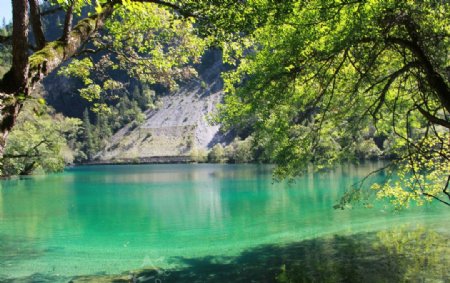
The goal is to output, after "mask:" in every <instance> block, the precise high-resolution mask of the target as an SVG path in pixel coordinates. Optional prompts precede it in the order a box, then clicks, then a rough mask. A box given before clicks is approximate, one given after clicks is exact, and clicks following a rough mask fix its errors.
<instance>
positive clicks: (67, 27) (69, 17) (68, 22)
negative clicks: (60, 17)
mask: <svg viewBox="0 0 450 283" xmlns="http://www.w3.org/2000/svg"><path fill="white" fill-rule="evenodd" d="M74 6H75V0H72V1H70V5H69V8H68V9H67V12H66V17H65V19H64V30H63V35H62V37H61V40H62V41H63V42H65V43H67V42H68V40H69V33H70V32H71V31H72V22H73V8H74Z"/></svg>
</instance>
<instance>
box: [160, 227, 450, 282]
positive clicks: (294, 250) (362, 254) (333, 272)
mask: <svg viewBox="0 0 450 283" xmlns="http://www.w3.org/2000/svg"><path fill="white" fill-rule="evenodd" d="M449 259H450V246H449V242H448V237H447V236H444V235H441V234H438V233H436V232H429V231H428V232H427V231H426V230H424V229H421V228H419V229H415V230H412V231H405V230H401V229H399V230H390V231H383V232H378V233H365V234H357V235H351V236H334V237H330V238H318V239H312V240H305V241H302V242H297V243H292V244H288V245H283V246H279V245H265V246H260V247H257V248H254V249H251V250H247V251H245V252H243V253H242V254H241V255H239V256H237V257H236V258H226V259H220V258H214V257H205V258H193V259H189V258H178V259H177V260H178V261H180V263H183V264H186V267H185V268H183V269H180V270H170V271H166V274H162V275H164V276H161V277H160V279H161V281H162V282H404V281H412V282H424V281H428V280H431V281H433V282H449V280H450V270H449V266H450V260H449Z"/></svg>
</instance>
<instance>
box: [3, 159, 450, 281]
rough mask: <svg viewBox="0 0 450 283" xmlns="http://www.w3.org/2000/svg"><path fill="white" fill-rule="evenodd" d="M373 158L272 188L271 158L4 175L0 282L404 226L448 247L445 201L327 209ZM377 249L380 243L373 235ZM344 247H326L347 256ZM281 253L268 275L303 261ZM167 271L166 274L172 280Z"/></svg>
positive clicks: (230, 258)
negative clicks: (401, 207)
mask: <svg viewBox="0 0 450 283" xmlns="http://www.w3.org/2000/svg"><path fill="white" fill-rule="evenodd" d="M377 166H378V165H377V164H372V163H371V164H366V165H360V166H358V167H352V166H342V167H341V168H339V169H337V170H335V171H333V172H328V173H321V174H309V175H306V176H304V177H303V178H300V179H298V180H297V181H296V182H295V183H293V184H287V183H275V184H274V183H273V182H272V178H271V171H270V169H271V167H270V166H258V165H207V164H203V165H117V166H86V167H76V168H70V169H68V170H67V171H66V172H64V173H61V174H53V175H48V176H35V177H29V178H21V179H12V180H4V181H1V182H0V186H1V187H0V281H1V280H7V279H12V278H28V280H29V281H33V280H35V279H33V278H36V277H35V276H37V275H38V276H43V277H46V276H47V278H51V280H52V281H58V280H60V281H65V280H67V278H70V277H72V276H77V275H89V274H119V273H122V272H126V271H129V270H136V269H141V268H157V269H158V270H182V269H183V268H184V269H186V270H188V268H193V266H194V265H195V264H196V262H195V260H196V259H205V258H207V259H208V264H211V262H214V263H215V264H219V263H221V264H224V267H225V266H228V267H229V266H230V265H229V264H231V263H233V262H234V263H235V264H236V266H245V264H244V263H239V264H237V263H236V262H238V261H243V256H244V255H245V254H246V253H247V254H248V253H251V252H254V251H257V250H258V249H261V248H263V247H266V248H267V247H272V248H274V247H277V248H278V247H284V248H286V247H287V245H297V246H296V247H297V248H298V247H299V246H298V245H300V246H301V247H302V251H303V252H302V253H303V255H302V256H304V253H305V250H304V249H305V247H306V246H308V245H311V243H312V242H311V241H317V240H318V239H321V240H323V241H324V243H325V244H324V246H327V245H328V246H329V244H326V243H329V241H332V243H333V244H336V239H347V240H348V239H352V241H353V242H355V241H356V242H357V243H361V244H362V243H366V242H367V241H369V240H368V239H370V242H373V243H374V245H375V246H376V244H377V243H378V242H380V241H381V240H382V239H384V240H385V238H388V239H389V238H393V237H394V236H392V235H397V236H398V233H413V232H411V231H415V232H417V231H419V232H417V233H421V232H420V231H425V232H424V233H425V234H426V235H429V233H428V231H431V232H433V233H436V235H437V236H438V237H441V238H443V239H444V241H439V243H438V244H437V245H438V246H435V247H434V248H433V249H436V250H438V249H437V248H436V247H438V248H439V249H446V251H447V253H446V254H447V255H448V254H449V253H448V251H449V246H448V239H449V238H448V235H449V234H450V227H449V225H448V223H449V222H448V220H449V216H450V209H449V208H447V207H445V206H443V205H439V204H433V205H425V206H423V207H420V208H412V209H410V210H407V211H401V212H395V211H393V210H392V209H390V208H389V207H388V206H385V204H384V203H376V204H375V206H374V207H373V208H371V209H367V208H363V207H359V206H357V207H354V208H353V209H347V210H334V209H333V208H332V207H333V205H334V204H336V203H337V202H338V200H339V197H340V196H341V195H342V193H343V192H344V190H345V188H348V187H349V186H350V185H352V184H354V183H355V182H356V181H358V180H360V179H361V178H362V177H364V176H365V175H366V174H367V173H369V172H370V171H372V170H374V169H376V168H377ZM376 178H383V176H381V175H379V176H377V177H376ZM395 229H406V231H407V232H402V231H403V230H400V232H395V231H397V230H395ZM392 231H394V232H392ZM377 233H378V234H377ZM380 233H381V234H380ZM383 233H385V234H383ZM386 233H387V234H386ZM389 233H394V234H392V235H391V234H389ZM395 233H397V234H395ZM425 234H424V235H425ZM386 235H387V236H386ZM389 235H391V236H389ZM407 235H409V236H410V235H411V234H407ZM419 236H420V235H419ZM336 237H341V238H336ZM342 237H343V238H342ZM383 237H384V238H383ZM420 237H423V235H422V236H420ZM355 239H356V240H355ZM358 239H360V240H358ZM380 239H381V240H380ZM327 241H328V242H327ZM339 241H340V240H339ZM358 241H359V242H358ZM377 241H378V242H377ZM299 243H302V244H299ZM339 243H340V242H339ZM317 244H318V242H314V244H313V245H317ZM274 245H275V246H274ZM305 245H306V246H305ZM364 245H365V244H364ZM386 247H390V245H389V244H386V243H384V242H383V249H385V248H386ZM294 249H295V248H294V246H293V247H291V249H290V250H294ZM373 249H374V248H373V245H371V246H370V251H371V252H373ZM386 249H387V248H386ZM288 250H289V249H288ZM312 250H313V251H314V252H315V253H316V252H317V251H315V249H312ZM367 250H369V249H367ZM277 251H280V250H279V249H278V250H277ZM348 252H349V251H348V250H345V252H342V254H339V253H337V252H334V253H333V255H334V256H336V257H337V258H339V256H342V255H344V256H343V257H342V258H347V256H346V254H347V253H348ZM284 253H285V252H284ZM383 253H387V252H383ZM269 254H270V255H272V256H274V255H275V254H276V252H275V251H271V252H270V253H269ZM298 254H300V253H298ZM324 254H326V253H324ZM280 258H281V256H280V257H277V258H276V265H277V270H274V271H273V272H272V273H273V274H275V275H276V274H278V275H276V276H285V275H286V274H284V273H286V272H285V271H284V268H285V266H286V264H287V265H288V267H289V268H291V269H292V270H295V268H296V266H297V265H296V264H297V263H298V264H299V263H301V262H302V260H304V259H302V258H298V259H297V262H296V263H293V262H291V261H289V260H290V259H289V258H283V260H285V261H286V263H285V261H283V260H281V259H280ZM252 260H253V259H251V257H250V259H248V260H247V261H248V262H251V261H252ZM443 260H444V261H443ZM447 260H448V258H447V257H445V258H440V259H439V260H438V261H437V262H443V264H445V262H446V261H447ZM428 261H429V259H427V262H428ZM197 262H198V261H197ZM308 262H309V261H308ZM227 263H228V265H227ZM202 264H205V262H204V261H203V263H202ZM262 264H263V263H261V262H255V263H254V266H262ZM266 264H267V262H266ZM283 266H284V267H283ZM222 270H223V268H222ZM222 270H218V271H217V272H222ZM189 272H190V273H189V274H191V275H192V274H194V273H193V272H192V270H190V271H189ZM196 272H200V271H196ZM202 272H205V271H202ZM208 272H212V271H208ZM230 272H231V271H230ZM233 272H234V271H233ZM253 272H255V273H257V271H253ZM283 272H284V273H283ZM439 272H440V273H439ZM443 272H444V273H443ZM272 273H271V274H272ZM438 273H439V274H438V279H439V278H440V279H442V280H443V281H445V280H446V278H447V279H448V278H450V277H449V274H448V273H447V271H442V270H438ZM176 274H178V273H176V272H175V271H172V276H179V274H178V275H176ZM273 274H272V275H273ZM296 274H299V272H298V271H296ZM405 274H406V271H405ZM414 274H416V273H414ZM166 275H167V276H168V277H167V280H168V281H170V280H169V279H170V278H169V277H170V276H169V274H166ZM272 275H270V276H272ZM275 275H273V276H275ZM33 276H34V277H33ZM161 276H162V275H161ZM198 276H201V275H200V273H199V275H198ZM222 276H226V275H222ZM233 276H235V275H233ZM264 276H266V275H264ZM267 276H269V275H267ZM276 276H275V277H276ZM286 276H287V275H286ZM305 276H306V275H305ZM307 276H312V275H308V274H307ZM446 276H447V277H446ZM191 277H192V278H191V279H195V278H196V277H195V274H194V275H192V276H191ZM264 278H266V277H264ZM277 278H278V277H277ZM308 278H309V277H308ZM178 279H179V278H178ZM272 279H273V280H275V279H274V278H272ZM173 280H175V279H173ZM279 280H281V281H282V278H281V279H280V278H279ZM175 281H178V280H175ZM205 281H207V280H205ZM244 281H245V280H244ZM269 281H270V280H269ZM149 282H150V281H149ZM151 282H153V281H151Z"/></svg>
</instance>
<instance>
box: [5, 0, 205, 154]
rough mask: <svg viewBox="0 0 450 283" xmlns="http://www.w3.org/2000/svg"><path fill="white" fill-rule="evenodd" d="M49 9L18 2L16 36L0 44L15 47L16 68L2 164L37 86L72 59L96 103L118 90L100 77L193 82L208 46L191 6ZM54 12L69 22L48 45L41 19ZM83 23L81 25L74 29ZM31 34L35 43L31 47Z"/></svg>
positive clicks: (114, 2) (75, 3)
mask: <svg viewBox="0 0 450 283" xmlns="http://www.w3.org/2000/svg"><path fill="white" fill-rule="evenodd" d="M193 2H195V1H193ZM51 3H52V4H56V5H53V6H50V7H47V9H46V10H45V11H41V8H40V7H39V5H38V1H37V0H14V1H13V28H12V34H11V36H3V35H2V36H0V44H1V45H8V44H11V45H12V64H11V68H10V70H9V71H8V72H7V73H6V74H5V75H4V76H3V78H2V80H1V81H0V111H1V115H0V156H1V155H3V152H4V148H5V144H6V139H7V137H8V134H9V132H10V131H11V129H12V128H13V127H14V125H15V123H16V120H17V117H18V114H19V112H20V111H21V109H22V105H23V103H24V101H25V100H26V99H27V98H29V97H30V95H31V92H32V90H33V88H34V87H35V85H36V84H37V83H38V82H40V81H41V80H42V79H43V78H44V77H45V76H47V75H48V74H49V73H51V72H52V71H54V70H55V69H57V68H58V67H60V66H61V64H63V63H64V62H66V61H68V60H70V59H71V58H73V57H79V56H81V57H82V58H81V59H79V60H78V61H76V62H75V64H77V65H78V66H80V68H79V69H78V70H77V71H74V68H72V71H73V73H74V74H75V75H78V76H80V77H82V78H83V80H84V82H85V84H86V86H87V87H86V90H85V91H84V93H83V94H84V95H86V96H87V97H89V98H90V99H92V100H95V99H98V95H99V94H100V93H101V91H102V89H104V90H108V87H110V86H111V85H114V84H111V82H108V80H107V79H103V78H100V79H99V80H97V81H94V80H93V79H92V77H91V76H90V75H91V73H92V71H93V70H94V69H97V68H100V67H102V68H112V69H114V68H122V69H125V70H128V71H129V72H130V74H133V75H136V76H139V78H140V80H141V81H145V82H149V83H155V82H162V83H165V84H167V85H170V86H171V87H173V86H174V85H175V83H176V80H177V79H181V78H185V77H188V76H189V75H192V69H191V68H189V67H188V66H187V63H189V62H191V61H195V60H197V59H198V58H199V56H200V54H201V53H202V51H203V49H204V46H205V44H204V41H203V40H201V39H200V38H198V37H197V36H196V35H195V32H194V28H193V24H194V22H195V20H194V18H193V17H192V15H191V13H190V12H189V11H190V9H189V7H188V4H190V1H167V2H166V1H162V0H136V1H134V0H131V1H121V0H101V1H95V2H94V1H93V2H92V4H89V2H88V1H82V0H71V1H62V0H55V1H51ZM184 3H186V5H184ZM55 11H64V13H65V22H64V26H63V30H62V34H61V37H60V38H59V39H58V40H55V41H50V42H49V41H47V38H46V36H45V33H44V30H43V25H42V17H43V16H45V15H47V14H51V13H54V12H55ZM82 11H89V15H88V16H87V17H85V18H83V17H82V15H84V14H83V13H82ZM77 18H80V19H79V20H78V21H77V22H75V21H76V19H77ZM29 28H31V30H32V32H33V38H34V42H30V40H29V38H30V37H29V34H28V31H29ZM100 30H103V33H102V34H99V31H100ZM100 51H103V52H104V53H103V56H102V57H101V59H99V60H94V59H92V58H93V57H90V56H89V57H88V56H87V54H93V53H98V52H100ZM30 53H31V55H30ZM83 56H84V57H83ZM69 69H70V68H69ZM75 69H76V68H75ZM68 72H69V71H68ZM69 73H70V72H69Z"/></svg>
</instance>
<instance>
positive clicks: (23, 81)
mask: <svg viewBox="0 0 450 283" xmlns="http://www.w3.org/2000/svg"><path fill="white" fill-rule="evenodd" d="M12 8H13V32H12V55H13V58H12V68H11V70H10V71H9V72H8V73H7V74H6V75H5V76H4V77H3V79H2V83H1V89H0V99H1V106H0V111H1V116H0V119H1V120H0V122H1V124H0V157H1V156H3V152H4V148H5V145H6V139H7V138H8V134H9V132H10V131H11V129H12V127H13V126H14V123H15V121H16V119H17V115H19V111H20V108H21V107H22V102H21V100H22V99H23V98H24V97H25V96H27V95H28V91H29V90H28V89H29V88H28V70H29V64H28V23H29V20H28V1H27V0H13V1H12Z"/></svg>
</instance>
